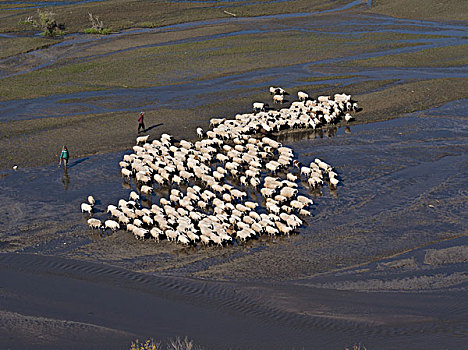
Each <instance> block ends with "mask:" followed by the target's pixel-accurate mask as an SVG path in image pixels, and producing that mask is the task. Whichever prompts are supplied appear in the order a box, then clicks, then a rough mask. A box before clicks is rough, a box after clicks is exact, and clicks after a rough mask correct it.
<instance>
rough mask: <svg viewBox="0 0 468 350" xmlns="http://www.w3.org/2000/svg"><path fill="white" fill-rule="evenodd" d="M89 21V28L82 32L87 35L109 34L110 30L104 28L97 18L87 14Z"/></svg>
mask: <svg viewBox="0 0 468 350" xmlns="http://www.w3.org/2000/svg"><path fill="white" fill-rule="evenodd" d="M88 15H89V21H90V22H91V28H87V29H85V30H84V32H85V33H87V34H109V33H110V29H109V28H104V22H103V21H101V20H100V19H99V17H98V16H94V15H93V14H92V13H91V12H89V13H88Z"/></svg>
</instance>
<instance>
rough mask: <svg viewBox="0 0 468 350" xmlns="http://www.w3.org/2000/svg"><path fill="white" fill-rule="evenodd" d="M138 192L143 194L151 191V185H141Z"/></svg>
mask: <svg viewBox="0 0 468 350" xmlns="http://www.w3.org/2000/svg"><path fill="white" fill-rule="evenodd" d="M140 192H141V193H144V194H150V193H151V192H153V187H150V186H146V185H143V186H141V188H140Z"/></svg>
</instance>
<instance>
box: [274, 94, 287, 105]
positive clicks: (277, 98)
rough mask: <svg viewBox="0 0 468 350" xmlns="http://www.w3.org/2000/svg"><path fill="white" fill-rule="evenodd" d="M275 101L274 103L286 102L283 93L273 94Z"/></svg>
mask: <svg viewBox="0 0 468 350" xmlns="http://www.w3.org/2000/svg"><path fill="white" fill-rule="evenodd" d="M273 102H274V103H284V97H283V95H274V96H273Z"/></svg>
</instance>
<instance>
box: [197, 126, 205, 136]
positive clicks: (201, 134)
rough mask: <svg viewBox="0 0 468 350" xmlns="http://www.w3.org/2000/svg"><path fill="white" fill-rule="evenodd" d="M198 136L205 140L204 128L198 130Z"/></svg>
mask: <svg viewBox="0 0 468 350" xmlns="http://www.w3.org/2000/svg"><path fill="white" fill-rule="evenodd" d="M197 135H198V137H199V138H203V136H204V132H203V129H202V128H197Z"/></svg>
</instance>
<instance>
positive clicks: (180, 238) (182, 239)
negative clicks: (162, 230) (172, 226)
mask: <svg viewBox="0 0 468 350" xmlns="http://www.w3.org/2000/svg"><path fill="white" fill-rule="evenodd" d="M177 242H178V243H182V244H184V245H190V240H189V239H188V238H187V236H185V235H179V236H177Z"/></svg>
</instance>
